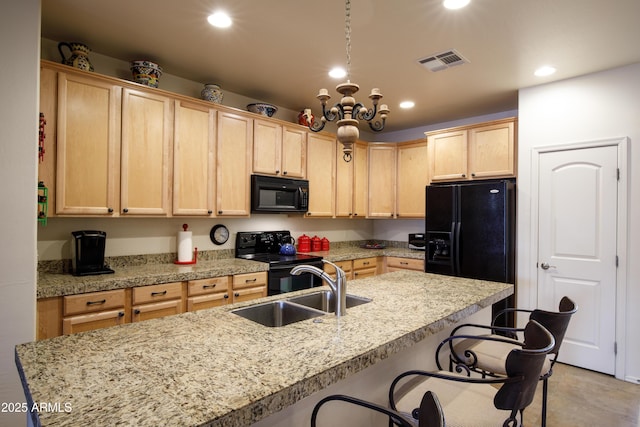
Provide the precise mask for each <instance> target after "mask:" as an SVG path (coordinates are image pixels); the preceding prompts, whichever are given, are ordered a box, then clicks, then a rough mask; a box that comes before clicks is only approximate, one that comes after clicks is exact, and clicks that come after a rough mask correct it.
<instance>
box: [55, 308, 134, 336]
mask: <svg viewBox="0 0 640 427" xmlns="http://www.w3.org/2000/svg"><path fill="white" fill-rule="evenodd" d="M124 317H125V316H124V310H123V309H122V310H111V311H99V312H97V313H91V314H83V315H79V316H70V317H65V318H64V319H62V333H63V334H64V335H68V334H76V333H78V332H84V331H92V330H94V329H101V328H108V327H110V326H117V325H122V324H124Z"/></svg>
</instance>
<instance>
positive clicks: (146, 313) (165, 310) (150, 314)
mask: <svg viewBox="0 0 640 427" xmlns="http://www.w3.org/2000/svg"><path fill="white" fill-rule="evenodd" d="M132 312H133V313H132V316H131V321H132V322H141V321H143V320H149V319H157V318H158V317H165V316H172V315H174V314H180V313H182V301H180V300H169V301H161V302H156V303H151V304H143V305H137V306H135V307H132Z"/></svg>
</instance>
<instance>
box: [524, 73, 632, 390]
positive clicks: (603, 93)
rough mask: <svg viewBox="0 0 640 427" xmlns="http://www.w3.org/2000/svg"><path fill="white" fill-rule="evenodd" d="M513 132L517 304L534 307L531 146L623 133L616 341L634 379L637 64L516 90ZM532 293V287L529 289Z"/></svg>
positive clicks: (617, 374)
mask: <svg viewBox="0 0 640 427" xmlns="http://www.w3.org/2000/svg"><path fill="white" fill-rule="evenodd" d="M519 112H520V117H519V123H518V126H519V134H518V145H519V150H518V236H519V237H518V266H517V267H518V273H517V283H518V292H519V293H518V305H519V306H521V307H535V305H536V301H534V300H533V298H530V294H531V291H532V290H533V288H534V286H535V281H536V274H537V272H536V269H535V264H536V254H532V253H530V247H531V245H530V242H529V238H528V236H530V232H529V230H530V228H531V212H530V208H531V204H530V199H531V188H532V184H531V176H532V171H531V159H532V148H533V147H541V146H549V145H558V144H566V143H573V142H586V141H594V140H601V139H607V138H612V137H614V138H617V137H624V136H626V137H629V139H630V141H631V143H630V150H629V154H628V155H629V164H630V168H629V180H628V186H629V189H628V190H629V191H628V193H629V200H628V218H629V228H628V230H629V232H628V234H629V239H628V243H629V249H628V254H627V255H628V256H627V259H626V260H623V262H622V263H621V265H624V266H628V270H627V274H628V276H627V282H628V284H627V289H626V296H627V307H626V314H627V319H626V322H625V326H626V331H628V332H627V336H626V340H625V342H624V343H618V347H619V348H622V349H623V351H624V354H623V355H622V356H623V357H624V358H625V361H626V363H625V367H624V370H625V372H624V373H620V372H616V376H618V377H620V375H625V376H626V377H627V379H629V380H631V381H634V380H635V381H638V382H640V335H639V334H638V333H637V325H638V324H640V311H639V310H638V309H637V307H638V305H639V304H640V263H638V262H634V260H638V259H640V175H639V174H638V170H639V169H638V168H639V167H640V150H638V149H637V148H638V147H637V145H638V143H639V142H640V64H635V65H630V66H626V67H621V68H617V69H614V70H609V71H604V72H600V73H595V74H590V75H587V76H583V77H579V78H574V79H569V80H565V81H560V82H556V83H551V84H547V85H542V86H537V87H532V88H527V89H523V90H521V91H520V93H519ZM533 295H535V292H534V293H533Z"/></svg>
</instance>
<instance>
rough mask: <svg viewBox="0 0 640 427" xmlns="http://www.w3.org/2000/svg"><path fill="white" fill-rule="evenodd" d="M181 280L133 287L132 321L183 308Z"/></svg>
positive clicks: (179, 310)
mask: <svg viewBox="0 0 640 427" xmlns="http://www.w3.org/2000/svg"><path fill="white" fill-rule="evenodd" d="M182 294H183V282H173V283H164V284H161V285H152V286H140V287H137V288H133V299H132V307H131V310H132V316H131V321H132V322H139V321H142V320H149V319H155V318H158V317H164V316H170V315H173V314H179V313H182V312H183V311H184V308H183V305H184V303H183V300H184V298H183V296H182Z"/></svg>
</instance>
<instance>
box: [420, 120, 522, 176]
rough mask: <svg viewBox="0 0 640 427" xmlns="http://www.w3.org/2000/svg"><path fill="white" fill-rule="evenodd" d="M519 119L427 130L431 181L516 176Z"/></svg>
mask: <svg viewBox="0 0 640 427" xmlns="http://www.w3.org/2000/svg"><path fill="white" fill-rule="evenodd" d="M515 127H516V121H515V119H514V118H509V119H503V120H496V121H493V122H487V123H482V124H479V125H473V126H464V127H458V128H452V129H444V130H442V131H435V132H425V135H426V136H427V141H428V152H429V154H428V156H429V174H430V179H431V181H432V182H440V181H456V180H472V179H487V178H502V177H513V176H515V175H516V169H515V167H516V158H515V153H516V141H515Z"/></svg>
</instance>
